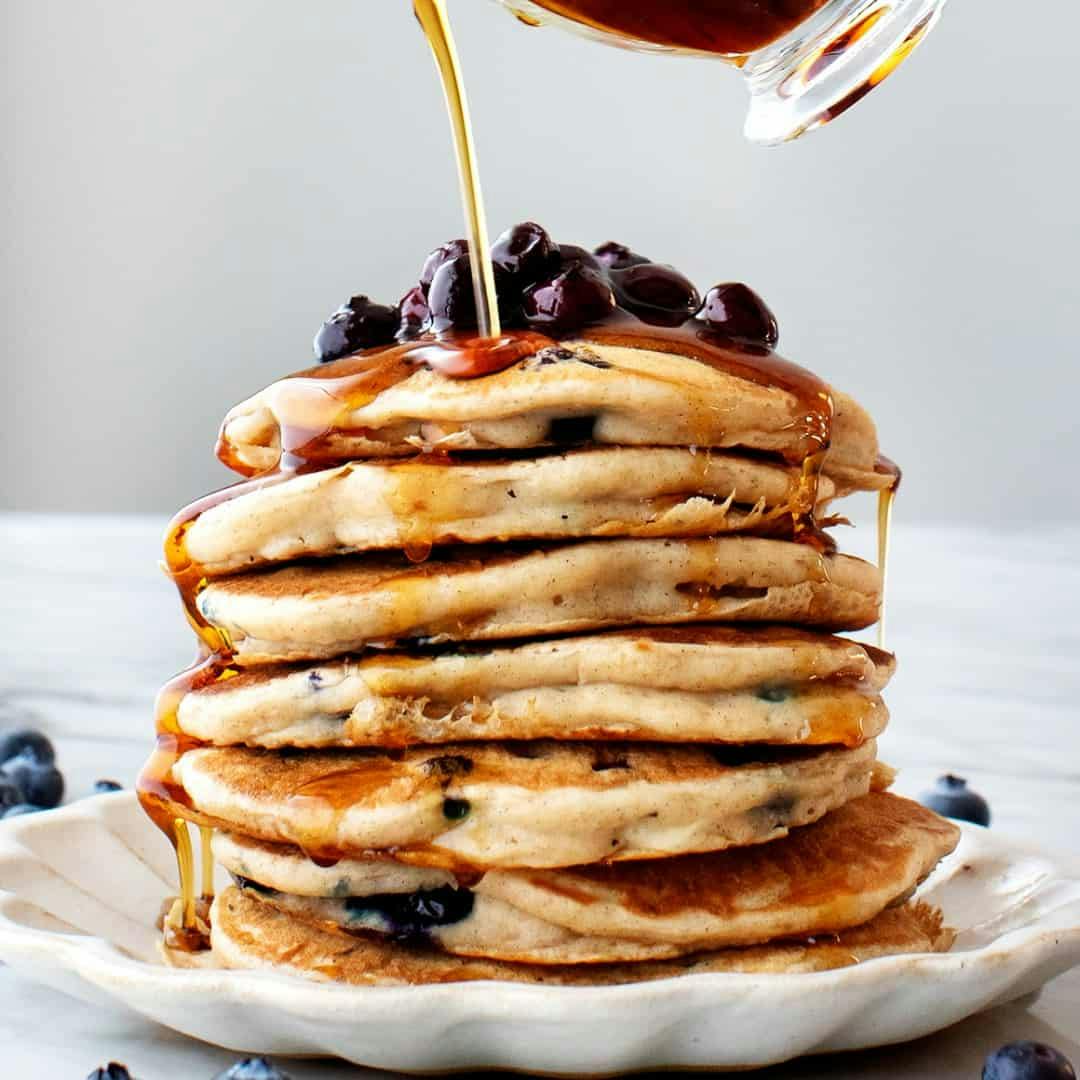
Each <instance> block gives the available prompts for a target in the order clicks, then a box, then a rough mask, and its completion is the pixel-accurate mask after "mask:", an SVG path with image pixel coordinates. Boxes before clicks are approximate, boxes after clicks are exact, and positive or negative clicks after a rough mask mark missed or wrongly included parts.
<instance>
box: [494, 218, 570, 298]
mask: <svg viewBox="0 0 1080 1080" xmlns="http://www.w3.org/2000/svg"><path fill="white" fill-rule="evenodd" d="M491 262H492V265H493V266H494V268H495V270H496V271H497V272H499V273H500V274H501V275H502V276H503V277H505V278H506V279H507V281H508V282H510V283H513V285H514V286H515V287H516V288H517V289H518V290H520V289H523V288H525V286H527V285H532V284H533V282H536V281H539V280H540V279H541V278H543V277H547V276H548V275H549V274H550V273H552V272H553V271H554V270H555V269H556V268H557V266H558V264H559V249H558V248H557V247H556V246H555V244H554V243H553V242H552V239H551V237H550V236H548V234H547V232H546V231H545V230H544V229H542V228H541V227H540V226H539V225H537V224H536V222H535V221H522V222H520V223H519V224H517V225H512V226H511V227H510V228H509V229H507V230H506V231H505V232H504V233H502V235H500V236H499V238H498V239H497V240H496V241H495V243H494V244H493V245H492V247H491Z"/></svg>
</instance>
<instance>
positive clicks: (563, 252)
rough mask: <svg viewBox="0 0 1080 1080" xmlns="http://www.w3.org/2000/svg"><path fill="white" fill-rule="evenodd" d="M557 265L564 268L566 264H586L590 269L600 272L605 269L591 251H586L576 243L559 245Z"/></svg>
mask: <svg viewBox="0 0 1080 1080" xmlns="http://www.w3.org/2000/svg"><path fill="white" fill-rule="evenodd" d="M559 266H560V267H562V268H563V269H564V270H565V269H566V268H567V267H568V266H587V267H588V268H589V269H590V270H597V271H599V272H600V273H601V274H602V273H604V271H605V269H606V268H605V266H604V264H603V263H602V262H601V261H600V260H599V259H598V258H597V257H596V256H595V255H594V254H593V253H592V252H591V251H586V250H585V249H584V248H583V247H578V245H577V244H560V245H559Z"/></svg>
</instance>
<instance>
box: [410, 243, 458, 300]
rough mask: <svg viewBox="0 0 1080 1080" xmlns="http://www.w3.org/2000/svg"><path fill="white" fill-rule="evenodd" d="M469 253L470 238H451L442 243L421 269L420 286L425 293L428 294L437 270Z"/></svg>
mask: <svg viewBox="0 0 1080 1080" xmlns="http://www.w3.org/2000/svg"><path fill="white" fill-rule="evenodd" d="M468 254H469V241H468V240H449V241H447V243H445V244H440V245H439V246H438V247H437V248H436V249H435V250H434V251H433V252H432V253H431V254H430V255H429V256H428V257H427V258H426V259H425V260H424V267H423V269H422V270H421V271H420V288H421V289H423V290H424V295H425V296H426V295H427V294H428V290H429V289H430V288H431V283H432V281H434V280H435V272H436V271H437V270H438V269H439V267H440V266H442V264H443V263H445V262H449V261H450V260H451V259H456V258H458V256H460V255H468Z"/></svg>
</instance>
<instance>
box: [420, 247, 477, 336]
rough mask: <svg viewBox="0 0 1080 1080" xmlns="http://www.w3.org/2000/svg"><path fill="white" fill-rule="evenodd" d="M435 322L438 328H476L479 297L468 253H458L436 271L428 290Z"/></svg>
mask: <svg viewBox="0 0 1080 1080" xmlns="http://www.w3.org/2000/svg"><path fill="white" fill-rule="evenodd" d="M428 306H429V307H430V309H431V325H432V326H433V327H434V328H435V329H436V330H449V329H450V328H451V327H455V328H457V329H461V330H473V329H475V328H476V300H475V294H474V292H473V283H472V269H471V267H470V264H469V256H468V255H455V256H454V258H452V259H447V260H446V262H444V263H442V264H441V265H440V266H439V268H438V270H436V271H435V277H434V278H433V279H432V282H431V288H430V289H429V290H428Z"/></svg>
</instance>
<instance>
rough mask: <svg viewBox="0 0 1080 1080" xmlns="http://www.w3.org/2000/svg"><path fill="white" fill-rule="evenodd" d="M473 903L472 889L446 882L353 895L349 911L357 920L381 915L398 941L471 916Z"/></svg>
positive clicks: (347, 905) (416, 937)
mask: <svg viewBox="0 0 1080 1080" xmlns="http://www.w3.org/2000/svg"><path fill="white" fill-rule="evenodd" d="M473 903H474V897H473V894H472V892H470V891H469V890H468V889H455V888H454V887H453V886H452V885H443V886H441V887H440V888H438V889H423V890H420V891H418V892H412V893H380V894H379V895H378V896H351V897H349V899H347V900H346V901H345V910H346V912H348V914H349V915H350V916H352V917H353V918H356V919H362V918H363V917H364V916H365V915H370V914H372V913H375V914H378V915H379V916H381V917H382V918H383V919H384V920H385V921H386V924H387V926H388V927H389V930H390V934H391V936H392V937H393V938H394V939H395V940H397V941H418V940H422V939H424V938H426V937H427V935H428V934H429V932H430V931H431V930H433V929H435V928H436V927H439V926H450V925H452V924H453V923H457V922H461V921H462V919H467V918H468V917H469V916H470V915H471V914H472V910H473Z"/></svg>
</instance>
